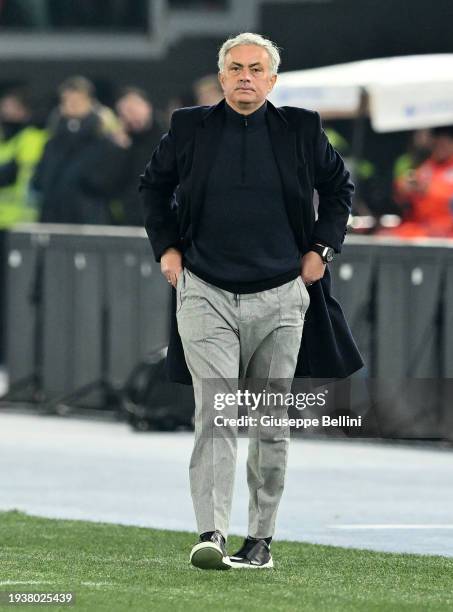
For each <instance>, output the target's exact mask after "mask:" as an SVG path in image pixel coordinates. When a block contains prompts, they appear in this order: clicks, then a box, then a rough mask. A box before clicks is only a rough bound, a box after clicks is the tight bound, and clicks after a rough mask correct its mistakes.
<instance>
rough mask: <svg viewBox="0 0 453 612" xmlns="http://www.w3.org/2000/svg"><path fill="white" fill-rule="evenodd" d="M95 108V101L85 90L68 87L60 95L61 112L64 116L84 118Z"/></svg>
mask: <svg viewBox="0 0 453 612" xmlns="http://www.w3.org/2000/svg"><path fill="white" fill-rule="evenodd" d="M92 110H93V101H92V99H91V98H90V96H88V95H87V94H86V93H85V92H83V91H76V90H72V89H67V90H66V91H63V92H62V93H61V95H60V112H61V114H62V115H63V117H68V118H74V119H82V118H83V117H86V115H88V114H89V113H91V111H92Z"/></svg>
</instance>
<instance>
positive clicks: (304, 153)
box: [140, 100, 363, 384]
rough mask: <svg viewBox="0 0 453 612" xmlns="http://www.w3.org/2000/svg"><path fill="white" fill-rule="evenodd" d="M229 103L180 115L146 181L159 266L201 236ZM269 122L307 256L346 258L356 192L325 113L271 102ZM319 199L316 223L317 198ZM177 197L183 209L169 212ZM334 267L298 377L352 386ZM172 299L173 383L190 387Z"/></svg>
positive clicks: (319, 290)
mask: <svg viewBox="0 0 453 612" xmlns="http://www.w3.org/2000/svg"><path fill="white" fill-rule="evenodd" d="M224 105H225V100H222V101H221V102H219V103H218V104H216V105H215V106H195V107H190V108H181V109H178V110H176V111H175V112H174V113H173V115H172V119H171V124H170V129H169V131H168V133H167V134H165V135H164V136H163V137H162V139H161V141H160V144H159V146H158V147H157V149H156V150H155V151H154V153H153V155H152V158H151V160H150V162H149V163H148V164H147V166H146V168H145V171H144V173H143V175H142V176H141V177H140V192H141V196H142V202H143V206H144V213H145V228H146V231H147V233H148V236H149V240H150V242H151V246H152V248H153V251H154V256H155V259H156V261H157V262H159V261H160V258H161V255H162V254H163V252H164V251H165V250H166V249H167V248H168V247H170V246H175V247H176V248H179V249H180V250H181V251H182V252H184V250H185V249H186V248H187V245H188V244H189V243H190V241H191V240H192V239H193V237H194V236H195V234H196V230H197V226H198V223H199V219H200V214H202V204H203V201H204V193H205V188H206V183H207V179H208V175H209V171H210V169H211V167H212V163H213V160H214V158H215V155H216V150H217V146H218V143H219V142H220V137H221V133H222V129H223V125H224V117H225V112H224ZM266 120H267V124H268V128H269V135H270V140H271V144H272V147H273V149H274V153H275V158H276V161H277V165H278V168H279V171H280V175H281V179H282V185H283V190H284V196H285V205H286V209H287V213H288V217H289V221H290V224H291V227H292V230H293V232H294V236H295V238H296V242H297V244H298V246H299V249H300V252H301V253H302V254H304V253H306V252H307V251H308V250H309V248H310V245H311V244H312V243H313V242H320V243H323V244H327V245H329V246H331V247H332V248H333V249H334V250H335V252H336V253H340V252H341V248H342V244H343V241H344V237H345V235H346V224H347V220H348V216H349V213H350V209H351V198H352V194H353V192H354V185H353V183H352V182H351V179H350V174H349V172H348V170H347V168H346V167H345V165H344V162H343V159H342V157H341V155H340V154H339V153H338V152H337V151H336V150H335V149H334V148H333V147H332V145H331V144H330V143H329V140H328V139H327V136H326V134H325V132H324V130H323V128H322V125H321V119H320V116H319V113H317V112H315V111H309V110H306V109H302V108H295V107H289V106H283V107H279V108H277V107H275V106H274V105H273V104H272V103H271V102H270V101H269V100H268V101H267V112H266ZM314 189H316V190H317V192H318V195H319V205H318V214H317V218H316V215H315V209H314V206H313V190H314ZM175 190H176V196H177V197H176V199H177V204H178V205H177V207H176V208H175V207H172V206H171V205H170V203H171V201H172V199H174V198H173V194H174V192H175ZM330 284H331V280H330V273H329V268H328V266H327V267H326V271H325V274H324V277H323V278H322V279H321V280H319V281H317V282H315V283H314V284H313V285H312V286H311V287H309V289H308V290H309V293H310V299H311V301H310V307H309V309H308V311H307V314H306V318H305V324H304V330H303V335H302V342H301V347H300V351H299V357H298V364H297V368H296V374H295V375H296V376H297V377H301V376H309V377H312V378H345V377H347V376H349V375H350V374H352V373H353V372H355V371H356V370H358V369H360V368H361V367H362V366H363V361H362V358H361V355H360V353H359V351H358V349H357V346H356V344H355V342H354V339H353V337H352V335H351V332H350V329H349V326H348V324H347V322H346V320H345V318H344V315H343V312H342V310H341V307H340V305H339V304H338V302H337V301H336V300H335V299H334V298H333V297H332V295H331V293H330ZM175 303H176V300H175V296H174V295H173V299H172V314H171V332H170V341H169V347H168V353H167V372H168V376H169V379H170V380H173V381H175V382H183V383H187V384H191V382H192V380H191V376H190V373H189V370H188V368H187V365H186V362H185V358H184V351H183V348H182V343H181V338H180V336H179V334H178V327H177V322H176V313H175V310H176V306H175Z"/></svg>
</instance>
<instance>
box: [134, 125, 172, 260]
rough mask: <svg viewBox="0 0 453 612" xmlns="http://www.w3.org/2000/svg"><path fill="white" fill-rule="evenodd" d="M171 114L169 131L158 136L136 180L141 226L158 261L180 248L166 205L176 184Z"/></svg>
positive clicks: (168, 204)
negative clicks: (141, 208)
mask: <svg viewBox="0 0 453 612" xmlns="http://www.w3.org/2000/svg"><path fill="white" fill-rule="evenodd" d="M174 116H175V114H174V113H173V116H172V119H171V124H170V129H169V131H168V132H167V134H164V136H162V138H161V140H160V143H159V145H158V147H157V148H156V149H155V151H154V153H153V155H152V157H151V160H150V162H149V163H148V164H147V165H146V168H145V171H144V173H143V174H142V175H141V176H140V183H139V191H140V195H141V200H142V204H143V210H144V223H145V229H146V232H147V234H148V238H149V240H150V242H151V246H152V248H153V252H154V257H155V260H156V261H157V262H159V261H160V258H161V256H162V255H163V253H164V251H165V250H166V249H168V248H169V247H171V246H174V247H176V248H177V247H178V246H179V245H180V238H179V230H178V223H177V218H176V213H175V210H172V208H171V206H170V203H171V199H172V196H173V193H174V192H175V189H176V187H177V186H178V184H179V176H178V169H177V163H176V149H175V139H174V129H175V128H174Z"/></svg>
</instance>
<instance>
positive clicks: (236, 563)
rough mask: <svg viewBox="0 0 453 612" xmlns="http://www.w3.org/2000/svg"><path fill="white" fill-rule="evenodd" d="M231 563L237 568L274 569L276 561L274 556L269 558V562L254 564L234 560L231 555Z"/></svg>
mask: <svg viewBox="0 0 453 612" xmlns="http://www.w3.org/2000/svg"><path fill="white" fill-rule="evenodd" d="M230 565H231V567H232V568H234V569H237V568H241V569H242V568H244V569H272V568H273V567H274V561H273V559H272V557H271V558H270V559H269V561H268V562H267V563H264V564H263V565H253V564H251V563H242V562H240V561H234V560H233V559H232V558H231V557H230Z"/></svg>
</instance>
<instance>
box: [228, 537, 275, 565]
mask: <svg viewBox="0 0 453 612" xmlns="http://www.w3.org/2000/svg"><path fill="white" fill-rule="evenodd" d="M266 539H267V538H266ZM269 540H270V538H269ZM230 564H231V567H233V568H235V567H246V568H251V569H262V568H271V567H274V562H273V561H272V555H271V549H270V544H268V543H267V542H266V540H259V539H257V538H250V537H247V538H246V539H245V540H244V543H243V545H242V548H240V549H239V550H238V551H237V553H235V554H234V555H230Z"/></svg>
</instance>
